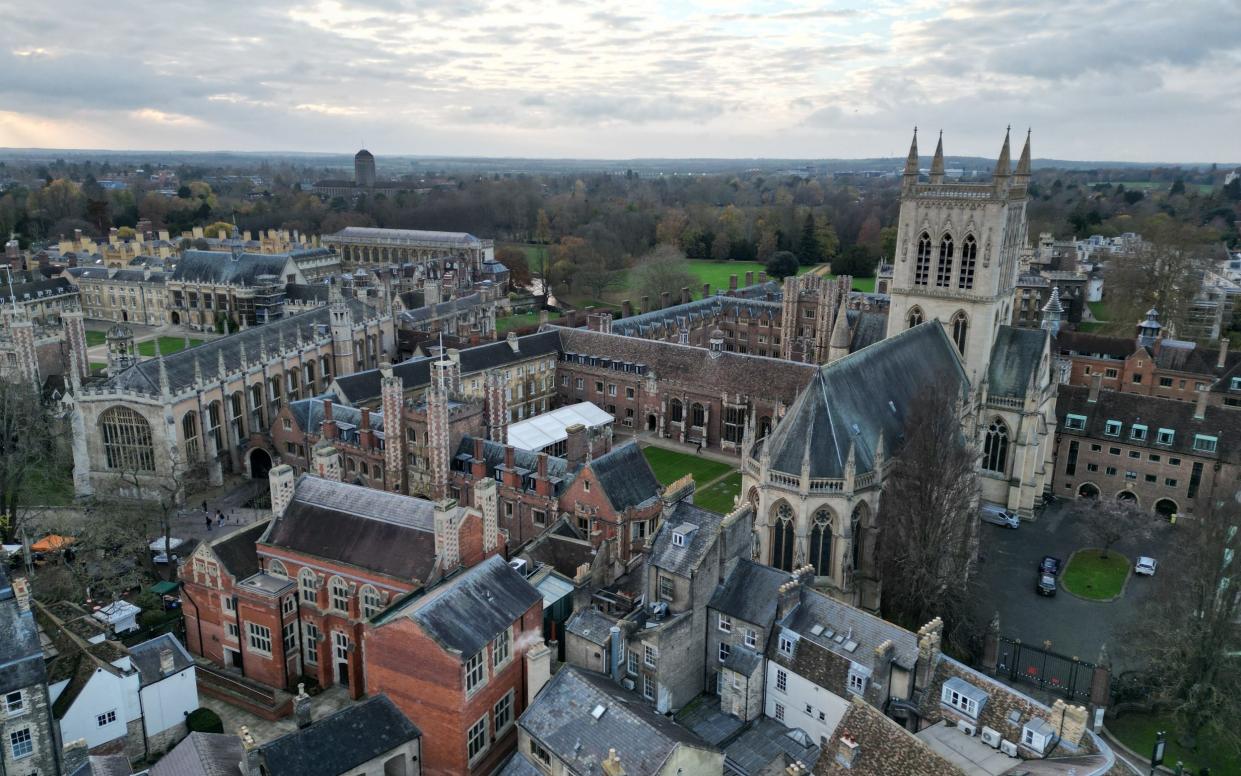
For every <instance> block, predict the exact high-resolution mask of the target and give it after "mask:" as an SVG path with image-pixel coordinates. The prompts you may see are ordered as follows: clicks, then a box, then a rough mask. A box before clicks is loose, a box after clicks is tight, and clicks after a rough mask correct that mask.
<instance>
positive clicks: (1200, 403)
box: [1194, 387, 1211, 420]
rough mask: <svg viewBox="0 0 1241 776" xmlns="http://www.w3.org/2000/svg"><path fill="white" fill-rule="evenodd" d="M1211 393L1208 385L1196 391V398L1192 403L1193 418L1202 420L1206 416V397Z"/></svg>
mask: <svg viewBox="0 0 1241 776" xmlns="http://www.w3.org/2000/svg"><path fill="white" fill-rule="evenodd" d="M1210 395H1211V391H1210V388H1209V387H1204V388H1203V389H1202V390H1201V391H1198V399H1197V401H1196V402H1195V403H1194V420H1203V419H1204V418H1206V416H1207V397H1208V396H1210Z"/></svg>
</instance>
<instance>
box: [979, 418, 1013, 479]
mask: <svg viewBox="0 0 1241 776" xmlns="http://www.w3.org/2000/svg"><path fill="white" fill-rule="evenodd" d="M982 468H984V469H986V470H987V471H989V472H996V473H998V474H1003V473H1004V472H1005V471H1006V470H1007V468H1008V426H1006V425H1004V421H1003V420H1001V419H999V418H996V419H995V420H993V421H991V425H990V426H988V427H987V438H986V441H985V442H984V444H983V449H982Z"/></svg>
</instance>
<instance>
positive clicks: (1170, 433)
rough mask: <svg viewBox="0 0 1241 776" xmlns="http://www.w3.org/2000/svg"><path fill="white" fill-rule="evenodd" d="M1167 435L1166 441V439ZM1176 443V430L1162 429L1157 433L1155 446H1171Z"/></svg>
mask: <svg viewBox="0 0 1241 776" xmlns="http://www.w3.org/2000/svg"><path fill="white" fill-rule="evenodd" d="M1165 434H1166V435H1167V439H1166V440H1165V439H1164V435H1165ZM1175 441H1176V431H1175V430H1174V429H1170V428H1161V429H1159V430H1158V431H1157V432H1155V444H1157V445H1171V444H1172V443H1173V442H1175Z"/></svg>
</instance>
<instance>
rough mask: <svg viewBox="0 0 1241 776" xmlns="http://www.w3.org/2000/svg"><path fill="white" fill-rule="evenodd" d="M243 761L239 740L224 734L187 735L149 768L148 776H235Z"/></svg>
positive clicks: (243, 755) (243, 753)
mask: <svg viewBox="0 0 1241 776" xmlns="http://www.w3.org/2000/svg"><path fill="white" fill-rule="evenodd" d="M245 758H246V755H245V750H244V749H243V748H242V746H241V739H240V738H238V737H237V736H235V735H231V734H226V733H199V732H194V733H190V734H189V735H188V736H186V737H185V738H183V739H181V743H179V744H177V745H176V746H174V747H173V748H172V750H171V751H169V752H168V754H166V755H164V756H163V757H161V758H160V759H159V760H158V761H157V762H156V763H155V764H154V765H152V766H151V771H150V773H151V776H237V774H238V772H239V764H240V763H241V762H243V761H244V760H245Z"/></svg>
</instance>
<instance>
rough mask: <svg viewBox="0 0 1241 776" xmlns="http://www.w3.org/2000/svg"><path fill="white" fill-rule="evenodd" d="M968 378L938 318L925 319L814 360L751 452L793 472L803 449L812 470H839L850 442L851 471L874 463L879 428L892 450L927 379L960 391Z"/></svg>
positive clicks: (835, 473) (832, 474) (822, 473)
mask: <svg viewBox="0 0 1241 776" xmlns="http://www.w3.org/2000/svg"><path fill="white" fill-rule="evenodd" d="M967 383H968V380H967V378H966V376H965V371H964V370H963V369H962V368H961V361H960V359H959V358H958V357H957V354H956V348H955V346H954V345H953V344H952V343H951V342H950V341H949V340H948V335H947V334H945V333H944V327H943V325H942V324H940V323H939V322H938V321H928V322H927V323H923V324H921V325H919V326H915V327H914V328H912V329H908V330H906V331H904V332H901V333H900V334H897V335H896V336H893V337H888V338H887V339H884V340H880V341H879V342H876V343H875V344H874V345H871V346H870V347H868V348H865V349H863V350H860V351H858V352H856V353H851V354H849V355H848V356H845V357H844V358H841V359H839V360H837V361H833V362H832V363H830V364H827V365H826V366H823V367H821V368H819V369H818V370H817V371H816V372H815V374H814V377H813V379H812V380H811V381H810V385H809V386H807V388H806V389H805V390H804V391H802V392H801V395H799V396H798V398H797V401H796V402H794V404H793V406H792V407H791V408H790V409H789V411H788V412H787V413H786V414H785V415H784V417H783V418H781V419H780V422H779V423H778V424H777V425H776V427H775V429H774V430H773V431H772V432H771V434H770V435H769V436H768V437H767V440H766V441H765V442H764V443H762V444H760V445H755V446H754V450H753V452H752V455H754V456H755V457H758V456H759V455H760V453H761V452H762V451H767V452H768V453H769V454H770V456H771V468H772V469H773V470H774V471H777V472H784V473H786V474H793V475H797V474H800V472H801V470H802V461H803V460H804V459H805V457H806V456H807V455H808V456H809V459H810V476H811V477H829V478H840V477H843V476H844V471H845V463H846V461H847V460H848V457H849V447H850V445H852V446H853V449H854V455H855V462H854V463H855V467H856V469H855V471H857V472H858V473H861V472H868V471H871V470H872V469H873V468H874V463H875V460H874V458H875V451H876V449H877V446H878V444H879V436H880V434H881V433H882V434H883V437H884V445H885V450H886V451H887V453H888V454H891V453H892V452H893V449H894V448H895V447H896V446H897V443H898V442H899V440H900V439H901V435H902V434H903V433H904V429H905V422H906V419H907V417H908V412H909V408H910V405H912V404H913V402H914V401H915V400H916V399H917V398H919V397H920V396H922V395H924V394H925V391H926V387H927V386H930V385H936V386H940V387H942V388H943V389H945V390H949V391H959V390H962V389H963V388H965V387H967Z"/></svg>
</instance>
